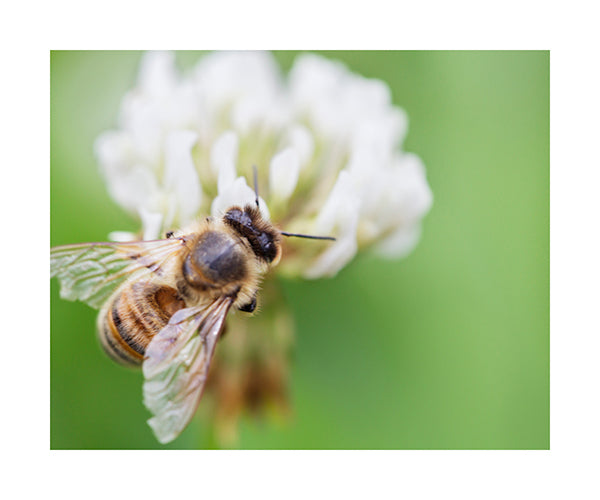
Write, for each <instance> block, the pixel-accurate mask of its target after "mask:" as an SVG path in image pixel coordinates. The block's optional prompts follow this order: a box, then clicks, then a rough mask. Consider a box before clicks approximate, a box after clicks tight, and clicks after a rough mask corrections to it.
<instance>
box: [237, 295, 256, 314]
mask: <svg viewBox="0 0 600 500" xmlns="http://www.w3.org/2000/svg"><path fill="white" fill-rule="evenodd" d="M238 309H239V310H240V311H244V312H247V313H251V312H254V310H255V309H256V296H254V297H252V300H251V301H250V302H249V303H248V304H244V305H243V306H240V307H239V308H238Z"/></svg>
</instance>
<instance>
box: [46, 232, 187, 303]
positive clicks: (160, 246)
mask: <svg viewBox="0 0 600 500" xmlns="http://www.w3.org/2000/svg"><path fill="white" fill-rule="evenodd" d="M185 242H186V240H185V237H182V238H172V239H167V240H154V241H134V242H130V243H82V244H78V245H64V246H59V247H54V248H52V249H50V277H54V276H56V277H58V280H59V282H60V287H61V288H60V296H61V297H62V298H63V299H67V300H81V301H83V302H86V303H87V304H89V305H90V306H92V307H95V308H100V307H101V306H102V304H103V302H105V301H106V299H107V298H108V297H109V296H110V294H111V293H112V292H113V290H114V289H115V288H116V287H117V286H118V285H120V284H121V283H122V282H123V281H125V280H126V279H127V278H129V277H131V276H132V275H133V274H134V273H139V274H144V273H151V272H154V273H160V271H161V268H162V267H163V266H164V264H165V263H166V262H167V261H168V260H169V259H171V258H173V257H174V256H176V255H178V254H179V253H180V252H182V251H184V250H185V249H186V248H187V247H186V245H185Z"/></svg>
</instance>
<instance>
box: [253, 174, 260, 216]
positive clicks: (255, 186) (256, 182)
mask: <svg viewBox="0 0 600 500" xmlns="http://www.w3.org/2000/svg"><path fill="white" fill-rule="evenodd" d="M252 173H253V175H254V194H255V195H256V198H255V199H254V202H255V203H256V208H259V207H258V171H257V169H256V165H252Z"/></svg>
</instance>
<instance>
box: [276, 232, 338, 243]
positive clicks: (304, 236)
mask: <svg viewBox="0 0 600 500" xmlns="http://www.w3.org/2000/svg"><path fill="white" fill-rule="evenodd" d="M281 234H283V235H284V236H293V237H295V238H309V239H311V240H331V241H335V238H334V237H333V236H313V235H312V234H297V233H287V232H285V231H281Z"/></svg>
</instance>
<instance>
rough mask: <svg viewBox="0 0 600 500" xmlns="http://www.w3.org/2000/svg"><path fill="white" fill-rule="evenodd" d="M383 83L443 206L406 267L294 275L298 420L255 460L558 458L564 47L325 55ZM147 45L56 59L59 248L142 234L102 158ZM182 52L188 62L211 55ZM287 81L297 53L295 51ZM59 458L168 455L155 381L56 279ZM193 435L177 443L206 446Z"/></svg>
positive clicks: (248, 440)
mask: <svg viewBox="0 0 600 500" xmlns="http://www.w3.org/2000/svg"><path fill="white" fill-rule="evenodd" d="M324 54H325V55H327V56H329V57H332V58H335V59H338V60H341V61H343V62H344V63H345V64H346V65H347V66H348V67H349V68H350V69H351V70H352V71H355V72H357V73H360V74H362V75H364V76H367V77H375V78H380V79H382V80H384V81H385V82H387V83H388V84H389V86H390V88H391V91H392V96H393V101H394V104H396V105H399V106H401V107H402V108H404V109H405V110H406V111H407V112H408V115H409V119H410V125H409V133H408V137H407V140H406V143H405V149H406V150H408V151H412V152H415V153H417V154H418V155H419V156H420V157H421V158H422V159H423V161H424V163H425V165H426V167H427V174H428V179H429V182H430V185H431V187H432V190H433V193H434V205H433V208H432V211H431V212H430V214H429V215H428V216H427V218H426V219H425V223H424V231H423V237H422V240H421V242H420V244H419V246H418V247H417V249H416V250H415V251H414V252H413V253H412V254H411V255H410V256H409V257H407V258H406V259H404V260H398V261H385V260H380V259H377V258H375V257H371V256H360V257H358V258H357V259H356V260H355V261H354V262H353V263H352V264H351V265H349V266H348V267H346V268H345V269H344V270H343V271H342V272H341V273H340V274H339V275H338V276H337V277H336V278H334V279H331V280H320V281H315V282H284V284H283V287H284V292H285V294H286V296H287V298H288V300H289V302H290V304H291V307H292V310H293V312H294V314H295V318H296V323H297V337H296V349H295V356H294V361H293V368H292V380H291V382H292V387H291V390H292V398H293V409H294V413H293V416H292V418H291V420H289V421H287V422H285V423H281V422H271V421H259V422H257V421H255V420H254V419H250V418H247V419H244V420H243V421H242V425H241V434H240V443H239V447H240V448H251V449H264V448H292V449H302V448H310V449H328V448H337V449H432V448H435V449H438V448H453V449H455V448H460V449H480V448H493V449H498V448H509V449H523V448H525V449H531V448H536V449H547V448H549V445H550V438H549V425H550V424H549V53H548V52H391V51H386V52H337V51H336V52H325V53H324ZM140 55H141V54H140V53H139V52H52V53H51V184H50V189H51V210H50V220H51V244H52V245H59V244H66V243H75V242H84V241H98V240H104V239H106V237H107V234H108V233H109V232H110V231H113V230H117V229H119V230H136V229H137V227H136V224H135V222H134V221H133V220H131V219H130V218H129V217H128V216H127V215H126V214H125V213H124V212H123V211H122V210H121V209H120V208H119V207H118V206H117V205H116V204H115V203H114V202H113V201H112V200H111V199H110V198H109V196H108V194H107V192H106V189H105V186H104V183H103V181H102V178H101V176H100V173H99V171H98V167H97V165H96V162H95V160H94V157H93V149H92V146H93V141H94V139H95V138H96V136H97V135H98V134H99V133H100V132H102V131H104V130H106V129H109V128H113V127H114V126H115V124H116V118H117V113H118V108H119V102H120V99H121V97H122V96H123V94H124V93H125V92H126V91H127V90H128V89H129V88H131V87H132V86H133V84H134V82H135V77H136V74H137V65H138V62H139V59H140ZM198 55H199V54H198V53H196V52H182V53H178V55H177V60H178V63H179V65H180V67H181V68H182V69H185V68H189V67H191V66H192V65H193V63H194V62H195V61H196V60H197V58H198ZM275 55H276V58H277V59H278V61H279V62H280V63H281V65H282V68H283V69H284V71H287V70H288V69H289V68H290V67H291V64H292V61H293V59H294V57H295V55H296V53H294V52H276V53H275ZM50 316H51V318H50V319H51V344H50V346H51V379H50V386H51V387H50V388H51V407H50V416H51V420H50V422H51V427H50V431H51V447H52V448H53V449H57V448H59V449H60V448H163V447H162V446H160V445H159V444H158V443H157V441H156V440H155V439H154V437H153V435H152V433H151V431H150V428H149V427H148V426H147V425H146V424H145V420H146V419H147V418H148V417H149V414H148V412H147V411H146V410H145V408H144V407H143V404H142V397H141V384H142V376H141V373H140V372H138V371H131V370H127V369H124V368H121V367H120V366H117V365H116V364H114V363H113V362H111V361H110V360H109V359H108V358H107V357H106V356H105V355H104V354H103V353H102V352H101V350H100V348H99V346H98V343H97V340H96V335H95V317H96V312H95V311H94V310H92V309H91V308H89V307H88V306H86V305H84V304H81V303H73V302H67V301H62V300H60V299H59V297H58V285H57V283H56V282H55V280H52V283H51V309H50ZM206 444H207V441H206V436H205V435H204V433H203V431H202V429H200V426H199V425H195V423H194V422H192V424H191V425H190V426H189V427H188V429H187V430H186V431H185V432H184V433H183V434H182V435H181V436H180V437H179V438H178V439H177V440H176V441H174V442H173V443H171V444H170V445H168V446H167V447H169V448H198V447H202V446H205V445H206Z"/></svg>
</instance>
